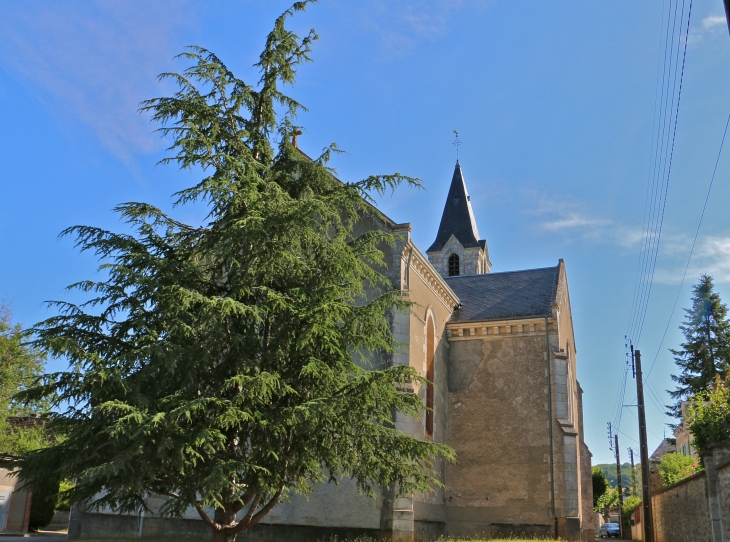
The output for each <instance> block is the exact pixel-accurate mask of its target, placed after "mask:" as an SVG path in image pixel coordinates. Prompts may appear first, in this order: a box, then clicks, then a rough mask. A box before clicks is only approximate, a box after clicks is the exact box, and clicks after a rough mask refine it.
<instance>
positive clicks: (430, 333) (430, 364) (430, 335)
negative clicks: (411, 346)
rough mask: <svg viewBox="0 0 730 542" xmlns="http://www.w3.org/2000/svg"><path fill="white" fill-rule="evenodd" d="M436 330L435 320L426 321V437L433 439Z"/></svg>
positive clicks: (429, 318)
mask: <svg viewBox="0 0 730 542" xmlns="http://www.w3.org/2000/svg"><path fill="white" fill-rule="evenodd" d="M433 358H434V330H433V319H432V318H431V317H430V316H429V317H428V319H427V320H426V380H428V383H427V384H426V409H427V410H426V436H427V437H428V438H433V405H434V401H433V399H434V397H433V395H434V389H433V380H434V359H433Z"/></svg>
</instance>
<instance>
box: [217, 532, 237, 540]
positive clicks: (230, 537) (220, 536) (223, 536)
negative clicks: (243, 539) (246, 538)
mask: <svg viewBox="0 0 730 542" xmlns="http://www.w3.org/2000/svg"><path fill="white" fill-rule="evenodd" d="M235 538H236V535H235V534H230V535H229V534H226V533H225V531H219V532H214V533H213V542H233V541H234V539H235Z"/></svg>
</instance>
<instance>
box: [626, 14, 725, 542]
mask: <svg viewBox="0 0 730 542" xmlns="http://www.w3.org/2000/svg"><path fill="white" fill-rule="evenodd" d="M725 1H726V3H727V2H730V0H725ZM631 350H632V351H633V347H632V348H631ZM634 361H635V362H636V399H637V402H638V407H639V453H640V456H641V504H642V508H643V510H642V514H641V523H642V525H644V539H643V540H644V542H654V519H653V514H652V509H651V490H650V486H649V449H648V448H647V446H646V409H645V408H644V380H643V376H642V373H641V352H640V351H638V350H637V351H636V352H634Z"/></svg>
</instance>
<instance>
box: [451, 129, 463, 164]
mask: <svg viewBox="0 0 730 542" xmlns="http://www.w3.org/2000/svg"><path fill="white" fill-rule="evenodd" d="M454 136H456V139H454V142H453V143H452V145H453V146H454V147H456V161H457V162H458V161H459V145H461V139H459V130H454Z"/></svg>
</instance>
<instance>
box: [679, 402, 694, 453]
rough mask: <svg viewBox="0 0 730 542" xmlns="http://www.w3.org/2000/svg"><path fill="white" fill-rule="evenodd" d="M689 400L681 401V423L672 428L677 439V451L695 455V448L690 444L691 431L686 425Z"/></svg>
mask: <svg viewBox="0 0 730 542" xmlns="http://www.w3.org/2000/svg"><path fill="white" fill-rule="evenodd" d="M688 404H689V402H687V401H682V404H681V408H682V423H680V424H679V425H678V426H677V428H676V429H675V430H674V438H675V439H676V440H677V453H680V454H682V455H686V456H695V457H696V456H697V450H695V447H694V446H692V432H691V431H690V430H689V427H688V426H687V421H686V420H687V405H688Z"/></svg>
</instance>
